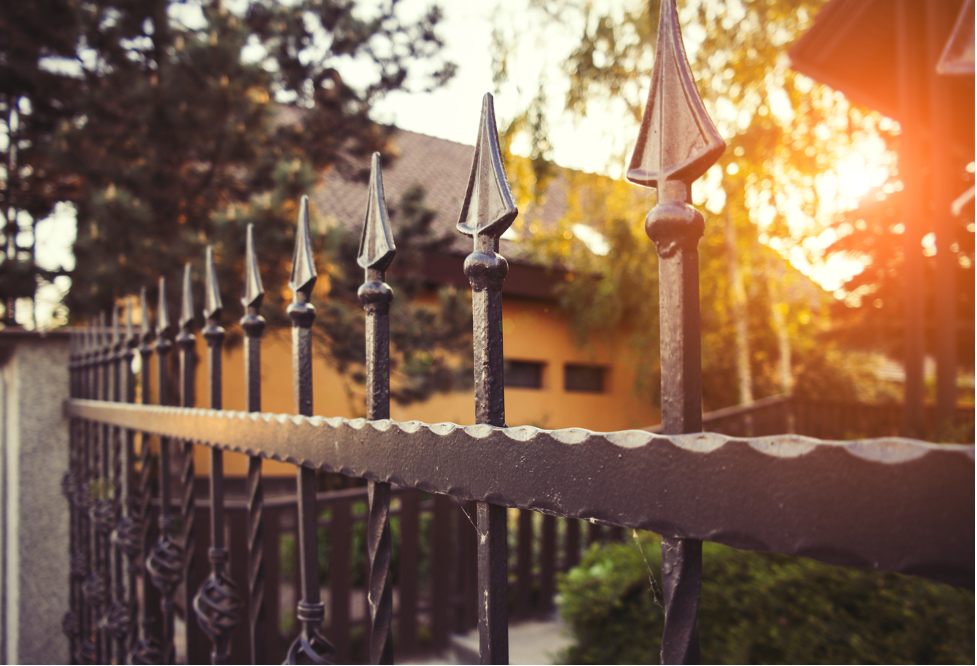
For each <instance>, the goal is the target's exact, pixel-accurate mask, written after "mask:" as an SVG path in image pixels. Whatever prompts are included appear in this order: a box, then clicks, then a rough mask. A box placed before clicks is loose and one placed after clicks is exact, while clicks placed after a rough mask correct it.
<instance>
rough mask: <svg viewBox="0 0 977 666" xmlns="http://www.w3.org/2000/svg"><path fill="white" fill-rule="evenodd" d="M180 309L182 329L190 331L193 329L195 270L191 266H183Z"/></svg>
mask: <svg viewBox="0 0 977 666" xmlns="http://www.w3.org/2000/svg"><path fill="white" fill-rule="evenodd" d="M181 302H182V303H183V305H182V307H181V308H180V328H181V329H183V330H184V331H189V330H190V329H192V328H193V270H192V268H191V266H190V264H189V262H188V263H187V264H185V265H184V266H183V295H182V299H181Z"/></svg>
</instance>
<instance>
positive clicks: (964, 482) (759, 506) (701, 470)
mask: <svg viewBox="0 0 977 666" xmlns="http://www.w3.org/2000/svg"><path fill="white" fill-rule="evenodd" d="M65 409H66V413H67V415H68V416H70V417H73V418H80V419H84V420H86V421H93V422H99V423H107V424H110V425H114V426H118V427H122V428H127V429H134V430H140V431H144V432H150V433H153V434H156V435H159V436H162V437H170V438H173V439H179V440H192V441H194V442H196V443H198V444H204V445H207V446H213V447H217V448H221V449H224V450H228V451H236V452H238V453H244V454H247V455H251V456H260V457H262V458H267V459H270V460H278V461H282V462H289V463H293V464H296V465H302V466H305V467H309V468H313V469H320V470H323V471H329V472H340V473H342V474H346V475H349V476H355V477H360V478H365V479H371V480H374V481H379V482H386V483H393V484H395V485H398V486H405V487H413V488H419V489H421V490H424V491H427V492H433V493H444V494H448V495H454V496H456V497H461V498H464V499H470V500H478V501H484V502H492V503H494V504H498V505H501V506H508V507H516V508H520V509H531V510H534V511H540V512H542V513H547V514H551V515H558V516H565V517H568V518H583V519H593V520H597V521H601V522H605V523H608V524H613V525H621V526H624V527H629V528H636V529H647V530H651V531H654V532H658V533H660V534H668V535H671V536H675V537H684V538H694V539H702V540H708V541H717V542H720V543H725V544H728V545H730V546H735V547H737V548H748V549H751V550H765V551H771V552H779V553H785V554H793V555H804V556H807V557H812V558H814V559H819V560H822V561H826V562H830V563H832V564H841V565H846V566H856V567H873V568H880V569H887V570H891V571H898V572H902V573H912V574H918V575H923V576H927V577H929V578H933V579H936V580H941V581H944V582H948V583H953V584H955V585H971V586H972V585H973V581H974V505H973V502H972V501H971V500H972V499H973V497H974V447H973V446H946V445H939V444H929V443H926V442H920V441H916V440H909V439H900V438H890V439H878V440H857V441H852V442H825V441H822V440H815V439H810V438H807V437H800V436H795V435H785V436H776V437H760V438H756V439H736V438H731V437H726V436H724V435H719V434H714V433H700V434H691V435H672V436H662V435H653V434H651V433H648V432H645V431H642V430H629V431H623V432H615V433H594V432H589V431H587V430H582V429H578V428H573V429H568V430H540V429H537V428H532V427H529V426H520V427H517V428H496V427H493V426H486V425H475V426H467V427H462V426H457V425H454V424H451V423H441V424H431V425H429V424H424V423H420V422H417V421H408V422H404V423H398V422H395V421H367V420H365V419H343V418H323V417H298V416H290V415H284V414H249V413H247V412H234V411H220V412H217V411H213V410H206V409H180V408H175V407H155V406H141V405H125V404H112V403H104V402H99V401H91V400H72V401H70V402H69V403H68V404H67V405H66V407H65Z"/></svg>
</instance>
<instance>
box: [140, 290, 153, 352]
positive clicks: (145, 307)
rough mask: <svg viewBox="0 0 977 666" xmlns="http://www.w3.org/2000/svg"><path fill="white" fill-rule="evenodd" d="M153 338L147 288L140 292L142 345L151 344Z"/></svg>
mask: <svg viewBox="0 0 977 666" xmlns="http://www.w3.org/2000/svg"><path fill="white" fill-rule="evenodd" d="M152 338H153V329H152V327H151V326H150V325H149V299H147V298H146V287H143V288H141V289H140V290H139V340H140V341H141V342H142V344H149V341H150V340H152Z"/></svg>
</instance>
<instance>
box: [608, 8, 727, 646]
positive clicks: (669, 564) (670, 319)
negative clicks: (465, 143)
mask: <svg viewBox="0 0 977 666" xmlns="http://www.w3.org/2000/svg"><path fill="white" fill-rule="evenodd" d="M651 76H652V82H651V90H650V92H649V94H648V103H647V106H646V107H645V111H644V117H643V118H642V121H641V129H640V133H639V135H638V140H637V144H636V146H635V149H634V153H633V155H632V157H631V162H630V164H629V166H628V171H627V178H628V180H630V181H631V182H633V183H637V184H639V185H643V186H645V187H654V188H656V189H657V190H658V202H657V205H656V206H655V208H653V209H652V211H651V212H650V213H648V217H647V218H646V220H645V230H646V231H647V233H648V236H649V238H651V240H653V241H654V242H655V247H656V249H657V251H658V257H659V260H658V272H659V284H660V288H659V289H660V293H661V315H660V321H661V375H662V429H661V431H662V434H665V435H676V434H681V433H689V432H699V431H700V430H702V359H701V339H700V330H699V263H698V260H699V253H698V244H699V238H700V237H701V236H702V233H703V231H704V229H705V222H704V220H703V217H702V214H701V213H699V211H697V210H696V209H694V208H693V207H692V206H691V205H690V203H691V200H692V192H691V189H692V182H693V181H695V180H696V179H697V178H699V177H700V176H701V175H702V174H704V173H705V172H706V171H707V170H708V169H709V167H711V166H712V165H713V163H715V161H716V160H717V159H718V158H719V156H720V155H722V153H723V151H724V150H725V148H726V144H725V143H724V142H723V140H722V138H721V137H720V136H719V132H718V131H717V130H716V127H715V126H714V125H713V123H712V120H711V119H710V118H709V115H708V113H707V112H706V109H705V106H704V105H703V103H702V98H701V97H699V93H698V90H696V87H695V80H694V79H693V77H692V70H691V68H690V67H689V62H688V59H687V58H686V55H685V46H684V44H683V42H682V33H681V30H680V28H679V23H678V12H677V11H676V9H675V0H665V1H664V2H663V3H662V6H661V13H660V19H659V24H658V48H657V52H656V53H655V66H654V69H653V71H652V75H651ZM701 573H702V542H701V541H696V540H692V539H675V538H672V537H670V536H668V535H663V537H662V587H663V588H664V590H663V591H664V596H665V629H664V633H663V635H662V654H661V658H662V663H666V664H670V663H697V662H698V661H699V659H700V653H699V632H698V626H697V620H696V615H697V613H698V609H699V590H700V587H701V580H700V579H701Z"/></svg>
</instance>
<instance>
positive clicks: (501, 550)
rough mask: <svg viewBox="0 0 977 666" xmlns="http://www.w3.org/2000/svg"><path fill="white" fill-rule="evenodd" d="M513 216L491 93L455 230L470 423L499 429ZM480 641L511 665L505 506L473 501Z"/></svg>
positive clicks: (485, 653)
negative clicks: (466, 320)
mask: <svg viewBox="0 0 977 666" xmlns="http://www.w3.org/2000/svg"><path fill="white" fill-rule="evenodd" d="M518 214H519V211H518V209H517V208H516V204H515V200H514V198H513V196H512V190H511V188H510V187H509V180H508V178H507V176H506V173H505V166H504V165H503V163H502V155H501V149H500V147H499V134H498V129H497V126H496V123H495V107H494V103H493V100H492V95H491V94H489V93H486V95H485V97H484V99H483V100H482V114H481V118H480V119H479V126H478V138H477V139H476V141H475V153H474V155H473V157H472V170H471V174H470V175H469V179H468V190H467V192H466V193H465V202H464V204H463V205H462V208H461V215H460V216H459V220H458V225H457V227H458V231H460V232H461V233H463V234H465V235H467V236H471V237H472V239H473V246H474V247H473V251H472V253H471V254H470V255H468V257H467V258H466V259H465V275H466V276H467V277H468V280H469V282H470V283H471V286H472V315H473V330H472V338H473V346H474V355H475V359H474V360H475V421H476V422H477V423H485V424H488V425H493V426H501V427H504V426H505V389H504V375H503V353H502V284H503V282H504V281H505V276H506V274H507V273H508V271H509V264H508V263H507V262H506V260H505V258H504V257H503V256H502V255H500V254H499V238H500V237H501V236H502V234H503V233H505V231H506V229H508V228H509V226H510V225H511V224H512V222H513V221H514V220H515V219H516V216H517V215H518ZM477 514H478V534H479V539H478V590H479V593H478V597H479V604H478V637H479V638H478V640H479V659H480V660H481V663H483V664H507V663H509V634H508V631H509V628H508V608H507V606H508V586H509V583H508V553H507V549H508V546H507V536H506V530H507V527H506V510H505V507H502V506H499V505H496V504H489V503H486V502H479V503H478V508H477Z"/></svg>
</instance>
